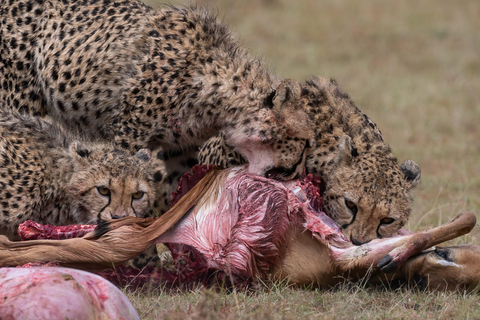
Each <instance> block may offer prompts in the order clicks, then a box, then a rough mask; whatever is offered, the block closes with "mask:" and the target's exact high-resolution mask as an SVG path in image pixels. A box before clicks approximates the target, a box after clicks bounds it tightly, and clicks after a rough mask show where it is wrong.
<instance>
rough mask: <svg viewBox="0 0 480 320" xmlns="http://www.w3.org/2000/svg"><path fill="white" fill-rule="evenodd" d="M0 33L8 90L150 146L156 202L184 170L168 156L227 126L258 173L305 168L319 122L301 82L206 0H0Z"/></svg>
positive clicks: (5, 97)
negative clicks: (153, 2)
mask: <svg viewBox="0 0 480 320" xmlns="http://www.w3.org/2000/svg"><path fill="white" fill-rule="evenodd" d="M0 39H1V47H0V57H1V58H0V73H1V74H2V80H1V86H0V87H1V90H0V101H4V104H5V105H8V106H12V107H13V108H14V109H16V110H18V111H20V112H26V113H30V114H33V115H40V116H43V115H49V116H51V117H52V118H53V119H55V120H56V121H58V122H60V123H61V124H62V125H64V126H66V127H67V128H69V129H70V130H74V131H79V132H81V133H82V134H84V135H86V136H87V137H88V138H89V139H91V140H100V139H107V140H113V141H115V144H116V145H117V146H121V147H123V148H125V149H127V150H129V151H130V152H132V153H134V152H136V151H138V150H139V149H141V148H149V149H151V150H154V154H157V160H158V161H157V162H158V169H157V170H156V171H155V172H154V178H155V180H157V184H158V187H157V189H158V190H159V193H158V194H159V196H160V197H164V199H163V200H165V201H157V202H156V208H157V210H158V211H160V212H162V211H165V209H166V208H167V206H166V204H167V203H168V201H166V199H167V197H165V196H164V195H165V193H166V191H165V186H166V185H170V184H174V180H175V178H176V177H177V176H179V175H180V174H181V173H182V171H183V172H184V171H186V170H187V169H186V168H180V169H177V168H171V167H172V166H170V165H168V164H165V163H164V161H165V160H166V158H171V155H172V154H173V155H176V154H183V153H184V151H185V150H187V149H189V148H193V150H195V148H197V147H199V146H200V145H201V144H203V142H205V141H206V140H207V139H208V138H210V137H211V136H213V135H215V134H216V133H218V132H219V130H222V131H223V132H224V133H225V136H226V139H227V140H228V143H229V144H230V145H233V146H235V148H236V150H237V151H238V152H240V153H241V154H243V155H244V156H245V157H246V158H247V159H248V160H249V162H250V163H251V166H250V170H251V171H252V172H254V173H257V174H260V175H268V176H272V174H271V173H272V172H276V171H278V168H281V171H282V172H284V173H285V175H282V176H278V178H279V179H289V178H292V177H294V176H296V175H298V174H299V173H301V172H302V171H303V168H304V160H305V157H306V154H307V153H308V149H309V147H310V145H311V141H310V139H311V138H313V131H312V126H311V124H310V123H309V120H308V117H307V116H306V114H305V112H304V110H303V109H302V108H301V107H300V101H299V100H298V97H299V95H300V86H299V85H298V83H296V82H294V81H291V80H280V79H278V78H277V77H276V76H275V75H273V74H272V73H271V72H270V71H269V70H268V69H267V68H265V67H264V66H263V64H262V63H261V62H260V61H259V60H258V59H256V58H254V57H252V56H251V55H249V53H248V52H247V51H246V50H245V49H243V48H242V47H241V46H240V45H239V42H238V41H237V40H236V39H235V38H234V37H233V36H232V35H231V33H230V32H229V30H228V29H227V27H226V26H225V25H223V24H221V23H219V22H218V21H217V20H216V17H214V16H213V15H212V14H210V13H208V12H207V11H206V10H203V9H199V8H196V7H189V8H175V7H169V8H166V9H162V10H153V9H152V8H150V7H148V6H146V5H144V4H142V3H141V2H140V1H138V0H124V1H121V0H100V1H98V0H86V1H76V0H63V1H60V0H58V1H55V0H54V1H44V0H35V1H33V0H9V1H6V0H3V1H1V6H0ZM287 138H292V139H291V140H288V141H287ZM284 147H288V152H284V153H281V152H278V150H277V148H280V149H283V148H284ZM185 162H186V164H190V165H191V164H193V160H192V159H191V158H187V159H186V161H185ZM173 166H175V164H174V165H173ZM160 200H161V199H160ZM166 202H167V203H166Z"/></svg>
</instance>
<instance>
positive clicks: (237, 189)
mask: <svg viewBox="0 0 480 320" xmlns="http://www.w3.org/2000/svg"><path fill="white" fill-rule="evenodd" d="M311 190H314V188H312V185H311V183H310V182H309V181H306V182H300V181H298V180H295V181H290V182H288V183H282V182H278V181H275V180H271V179H266V178H263V177H259V176H256V175H253V174H250V173H248V172H246V170H245V168H244V167H237V168H235V169H232V170H231V171H230V173H229V175H228V178H227V181H226V182H225V183H224V184H222V183H221V184H220V187H219V188H218V190H217V192H218V194H217V198H216V199H209V200H211V202H207V203H206V204H203V205H201V206H200V207H198V206H197V207H195V208H193V209H192V210H191V211H190V212H189V213H188V214H187V215H186V216H185V217H184V218H183V219H182V220H181V221H180V222H179V223H178V224H177V225H176V226H175V228H173V229H172V230H170V231H169V232H167V233H166V234H164V235H162V236H161V237H160V238H159V239H158V240H157V243H177V244H178V243H181V244H186V245H189V246H191V247H193V248H195V249H197V250H198V251H199V252H200V253H201V254H202V255H203V256H204V258H205V260H206V261H207V265H208V268H211V269H216V270H221V271H224V272H227V273H231V274H234V275H237V276H241V277H248V278H256V277H258V276H262V275H265V274H266V272H267V271H268V270H269V268H270V267H271V266H272V265H273V264H274V263H275V262H276V259H277V258H278V257H279V249H280V247H281V246H282V245H283V244H284V241H285V240H286V239H285V237H286V236H287V235H288V230H289V229H291V228H298V226H302V225H303V226H304V227H305V228H307V229H309V230H311V231H312V232H313V233H314V234H316V235H317V237H318V238H319V240H321V241H325V242H328V241H335V242H339V243H348V240H347V239H346V238H345V237H344V236H343V234H342V233H341V232H340V230H339V228H338V227H337V226H336V225H335V224H334V223H333V221H332V220H331V219H330V218H328V217H327V216H326V215H325V214H324V213H323V212H314V211H313V209H312V208H311V206H310V201H311V200H312V199H311V198H312V197H313V198H315V197H317V198H318V196H319V195H318V192H317V194H316V195H312V191H311ZM212 198H213V196H212ZM309 198H310V199H309Z"/></svg>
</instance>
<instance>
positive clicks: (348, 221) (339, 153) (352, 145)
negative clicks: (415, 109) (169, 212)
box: [198, 77, 420, 244]
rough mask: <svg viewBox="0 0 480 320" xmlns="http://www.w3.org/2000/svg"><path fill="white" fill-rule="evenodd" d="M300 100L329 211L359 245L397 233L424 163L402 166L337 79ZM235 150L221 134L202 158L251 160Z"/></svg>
mask: <svg viewBox="0 0 480 320" xmlns="http://www.w3.org/2000/svg"><path fill="white" fill-rule="evenodd" d="M300 100H301V101H302V103H303V107H304V108H305V109H306V110H307V113H308V114H309V116H310V119H311V121H312V123H313V124H314V129H315V148H314V150H313V152H312V153H311V155H309V157H308V158H307V163H306V168H307V172H308V173H313V174H315V175H317V176H319V177H320V178H321V180H322V181H323V182H324V183H325V194H324V203H325V206H324V210H325V212H326V213H327V214H328V215H329V216H331V217H332V218H333V219H334V220H335V221H336V222H337V223H338V224H339V226H341V227H342V228H343V232H344V233H345V234H346V235H347V236H348V237H350V238H351V239H352V241H353V242H354V243H357V244H359V243H362V242H366V241H370V240H372V239H374V238H382V237H387V236H390V235H392V234H394V233H395V232H397V231H398V230H399V229H400V228H401V227H403V226H404V224H405V223H406V222H407V220H408V217H409V215H410V210H411V202H412V194H411V191H412V190H413V188H414V187H415V185H416V184H417V183H418V181H419V180H420V168H419V166H418V165H417V164H416V163H415V162H413V161H411V160H407V161H405V162H404V163H403V164H402V165H400V166H399V165H398V163H397V159H396V158H395V156H394V155H393V154H392V152H391V150H390V147H389V146H388V145H387V144H386V143H385V142H384V141H383V137H382V134H381V132H380V130H379V129H378V127H377V125H376V124H375V123H374V122H373V121H372V120H371V119H370V118H368V117H367V116H366V115H365V114H363V113H362V112H361V111H360V110H359V109H358V108H357V107H356V106H355V105H354V103H353V102H352V100H351V99H350V97H349V96H348V95H347V94H345V93H344V92H342V91H341V90H340V88H339V87H338V85H337V83H336V82H335V81H334V80H326V79H322V78H318V77H315V78H312V79H310V80H308V81H307V82H306V83H305V84H303V85H302V94H301V98H300ZM233 150H234V147H232V146H230V145H229V144H228V142H226V141H225V140H224V139H223V138H222V136H221V135H219V136H217V137H214V138H212V139H210V141H208V142H207V143H206V144H205V145H204V146H203V147H202V149H201V150H200V152H199V155H198V157H199V161H200V162H201V163H212V164H217V165H223V166H232V165H237V164H238V163H243V161H246V160H244V159H242V157H240V156H238V155H235V153H234V151H233Z"/></svg>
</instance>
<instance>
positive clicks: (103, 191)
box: [97, 186, 110, 197]
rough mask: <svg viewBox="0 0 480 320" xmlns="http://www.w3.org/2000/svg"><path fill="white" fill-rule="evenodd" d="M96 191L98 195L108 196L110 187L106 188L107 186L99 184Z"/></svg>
mask: <svg viewBox="0 0 480 320" xmlns="http://www.w3.org/2000/svg"><path fill="white" fill-rule="evenodd" d="M97 191H98V193H99V194H100V195H102V196H104V197H109V196H110V189H108V188H107V187H104V186H99V187H97Z"/></svg>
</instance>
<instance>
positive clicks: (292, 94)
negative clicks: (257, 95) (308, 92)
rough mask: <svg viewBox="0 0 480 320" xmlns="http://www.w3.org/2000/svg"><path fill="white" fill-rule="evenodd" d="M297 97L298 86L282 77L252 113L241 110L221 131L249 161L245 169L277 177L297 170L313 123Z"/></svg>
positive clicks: (309, 143)
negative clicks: (232, 122)
mask: <svg viewBox="0 0 480 320" xmlns="http://www.w3.org/2000/svg"><path fill="white" fill-rule="evenodd" d="M309 121H310V120H309V119H308V116H307V114H306V112H305V110H304V108H303V104H302V101H301V86H300V84H298V83H297V82H295V81H293V80H290V79H287V80H284V81H283V82H282V83H281V84H280V85H279V86H278V88H277V89H276V90H274V91H273V92H272V93H271V94H270V95H269V96H268V97H267V98H266V99H265V101H264V105H263V106H262V108H261V109H260V110H258V112H256V113H255V114H245V115H244V118H242V119H238V121H237V124H239V125H236V126H232V127H231V128H227V129H226V130H225V131H224V133H225V136H226V142H227V144H228V145H231V146H234V148H235V151H237V152H239V153H240V154H242V155H243V156H244V157H245V158H246V159H247V161H248V162H249V171H250V172H252V173H255V174H257V175H261V176H265V177H268V178H273V179H278V180H290V179H292V178H295V177H297V176H299V174H301V173H302V172H303V170H304V168H305V159H306V157H307V155H308V154H309V152H310V150H311V148H312V146H313V143H314V142H313V129H312V128H313V126H312V125H311V124H310V122H309Z"/></svg>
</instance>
